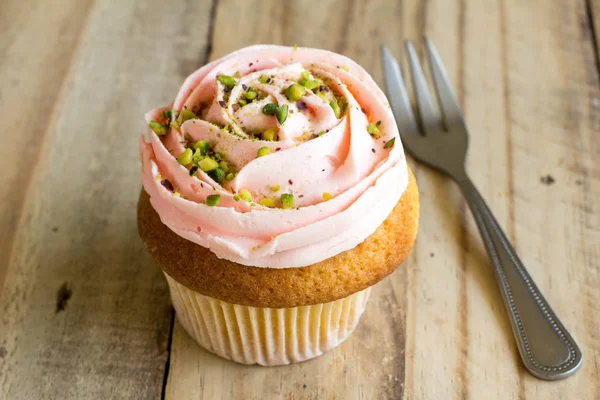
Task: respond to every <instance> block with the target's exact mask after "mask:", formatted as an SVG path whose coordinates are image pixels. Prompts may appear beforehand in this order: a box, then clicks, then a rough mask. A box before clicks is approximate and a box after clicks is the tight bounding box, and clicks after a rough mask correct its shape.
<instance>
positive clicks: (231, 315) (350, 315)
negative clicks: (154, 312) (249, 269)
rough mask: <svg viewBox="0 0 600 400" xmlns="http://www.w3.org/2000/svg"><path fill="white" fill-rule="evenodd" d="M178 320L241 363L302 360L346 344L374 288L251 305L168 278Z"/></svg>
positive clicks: (203, 343) (203, 341)
mask: <svg viewBox="0 0 600 400" xmlns="http://www.w3.org/2000/svg"><path fill="white" fill-rule="evenodd" d="M165 276H166V278H167V282H168V283H169V289H170V291H171V299H172V301H173V306H174V307H175V311H176V312H177V318H178V319H179V322H180V323H181V325H182V326H183V327H184V329H185V330H186V331H187V332H188V333H189V335H190V336H191V337H193V338H194V339H195V340H196V341H197V342H198V343H199V344H200V346H202V347H204V348H205V349H206V350H208V351H210V352H211V353H214V354H216V355H218V356H221V357H223V358H227V359H229V360H233V361H236V362H238V363H242V364H260V365H266V366H273V365H284V364H290V363H294V362H301V361H305V360H309V359H311V358H314V357H317V356H319V355H321V354H323V353H324V352H326V351H328V350H331V349H333V348H334V347H336V346H337V345H339V344H340V343H342V342H343V341H344V340H346V338H348V336H349V335H350V333H352V331H353V330H354V328H355V327H356V325H357V324H358V320H359V319H360V316H361V315H362V313H363V311H364V309H365V307H366V305H367V300H368V299H369V294H370V292H371V288H370V287H369V288H367V289H365V290H363V291H361V292H357V293H354V294H352V295H350V296H348V297H345V298H343V299H339V300H335V301H332V302H329V303H324V304H316V305H311V306H302V307H291V308H261V307H248V306H241V305H238V304H231V303H226V302H224V301H221V300H217V299H214V298H212V297H208V296H204V295H201V294H200V293H197V292H195V291H193V290H191V289H188V288H187V287H185V286H183V285H181V284H179V283H178V282H177V281H175V280H174V279H173V278H171V277H170V276H169V275H167V274H165Z"/></svg>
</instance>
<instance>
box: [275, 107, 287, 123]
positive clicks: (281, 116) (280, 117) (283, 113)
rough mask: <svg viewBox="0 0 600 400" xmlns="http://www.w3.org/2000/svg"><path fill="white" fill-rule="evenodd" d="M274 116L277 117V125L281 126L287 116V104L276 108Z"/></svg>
mask: <svg viewBox="0 0 600 400" xmlns="http://www.w3.org/2000/svg"><path fill="white" fill-rule="evenodd" d="M275 115H276V116H277V121H279V123H280V124H281V125H283V123H284V122H285V120H286V119H287V116H288V106H287V104H284V105H282V106H281V107H277V110H275Z"/></svg>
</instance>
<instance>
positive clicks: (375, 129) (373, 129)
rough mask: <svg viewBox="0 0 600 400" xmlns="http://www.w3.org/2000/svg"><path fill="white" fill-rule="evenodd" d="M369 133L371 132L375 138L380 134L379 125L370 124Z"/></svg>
mask: <svg viewBox="0 0 600 400" xmlns="http://www.w3.org/2000/svg"><path fill="white" fill-rule="evenodd" d="M367 132H369V133H370V134H371V135H373V136H375V135H378V134H379V128H378V127H377V125H375V124H374V123H372V122H371V123H370V124H369V126H367Z"/></svg>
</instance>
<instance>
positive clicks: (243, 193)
mask: <svg viewBox="0 0 600 400" xmlns="http://www.w3.org/2000/svg"><path fill="white" fill-rule="evenodd" d="M239 195H240V198H241V199H242V200H244V201H246V202H248V203H250V202H251V201H252V195H251V194H250V191H249V190H248V189H242V190H240V193H239Z"/></svg>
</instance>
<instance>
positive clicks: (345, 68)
mask: <svg viewBox="0 0 600 400" xmlns="http://www.w3.org/2000/svg"><path fill="white" fill-rule="evenodd" d="M342 69H343V70H344V71H346V72H350V68H348V67H346V66H345V65H344V66H343V67H342Z"/></svg>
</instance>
